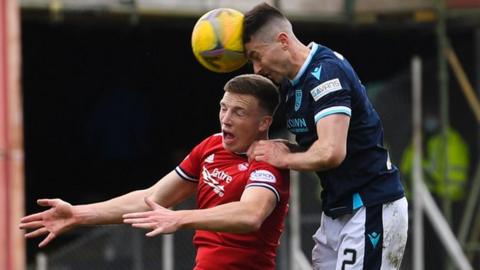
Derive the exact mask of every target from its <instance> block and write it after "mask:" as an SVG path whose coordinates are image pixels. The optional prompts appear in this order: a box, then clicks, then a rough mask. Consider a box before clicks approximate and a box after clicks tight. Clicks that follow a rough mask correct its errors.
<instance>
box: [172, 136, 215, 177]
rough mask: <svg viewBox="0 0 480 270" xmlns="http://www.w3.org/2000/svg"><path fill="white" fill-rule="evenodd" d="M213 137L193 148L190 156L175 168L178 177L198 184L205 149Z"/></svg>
mask: <svg viewBox="0 0 480 270" xmlns="http://www.w3.org/2000/svg"><path fill="white" fill-rule="evenodd" d="M214 136H215V135H213V136H210V137H208V138H206V139H205V140H203V141H202V142H201V143H200V144H198V145H197V146H195V147H194V148H193V149H192V151H191V152H190V154H188V156H187V157H186V158H185V159H184V160H183V161H182V162H181V163H180V165H178V166H177V167H176V168H175V171H176V172H177V174H178V175H179V176H180V177H182V178H183V179H184V180H187V181H191V182H198V179H199V177H200V173H201V172H200V169H201V164H202V161H203V160H204V153H205V151H206V149H208V145H209V143H210V141H211V139H212V137H214Z"/></svg>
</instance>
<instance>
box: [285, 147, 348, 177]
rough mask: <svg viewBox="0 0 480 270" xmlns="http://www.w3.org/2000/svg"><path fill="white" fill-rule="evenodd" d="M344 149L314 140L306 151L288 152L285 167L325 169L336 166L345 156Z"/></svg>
mask: <svg viewBox="0 0 480 270" xmlns="http://www.w3.org/2000/svg"><path fill="white" fill-rule="evenodd" d="M345 152H346V150H345V149H344V148H343V147H339V146H337V145H333V144H326V143H322V142H320V141H316V142H315V143H314V144H313V145H312V146H311V147H310V148H309V149H308V150H307V151H305V152H297V153H289V154H288V155H287V156H286V157H285V162H286V165H287V166H286V167H288V168H289V169H293V170H297V171H325V170H329V169H333V168H336V167H338V166H339V165H340V164H341V163H342V161H343V160H344V158H345Z"/></svg>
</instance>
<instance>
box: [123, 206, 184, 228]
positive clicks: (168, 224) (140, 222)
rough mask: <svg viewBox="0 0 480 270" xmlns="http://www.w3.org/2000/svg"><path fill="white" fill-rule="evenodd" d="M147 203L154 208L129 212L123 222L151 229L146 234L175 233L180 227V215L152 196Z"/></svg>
mask: <svg viewBox="0 0 480 270" xmlns="http://www.w3.org/2000/svg"><path fill="white" fill-rule="evenodd" d="M145 203H147V205H148V206H149V207H150V209H152V210H151V211H146V212H137V213H129V214H125V215H123V222H124V223H127V224H131V225H132V227H135V228H142V229H147V230H151V231H150V232H148V233H147V234H146V236H149V237H152V236H156V235H159V234H167V233H173V232H176V231H177V230H179V229H180V225H179V224H180V223H179V221H180V218H181V217H180V215H179V213H178V212H176V211H172V210H169V209H167V208H164V207H162V206H160V205H159V204H157V203H156V202H154V201H153V200H152V199H150V198H148V197H147V198H145Z"/></svg>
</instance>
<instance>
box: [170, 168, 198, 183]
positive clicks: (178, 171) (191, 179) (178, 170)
mask: <svg viewBox="0 0 480 270" xmlns="http://www.w3.org/2000/svg"><path fill="white" fill-rule="evenodd" d="M175 172H177V174H178V175H179V176H180V177H181V178H183V179H184V180H187V181H190V182H196V183H197V182H198V179H197V178H194V177H191V176H189V175H188V174H186V173H185V172H184V171H183V170H182V168H180V166H177V167H176V168H175Z"/></svg>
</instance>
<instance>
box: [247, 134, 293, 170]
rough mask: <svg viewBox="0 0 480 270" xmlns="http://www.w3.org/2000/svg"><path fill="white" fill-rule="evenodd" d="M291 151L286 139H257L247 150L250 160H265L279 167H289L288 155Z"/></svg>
mask: <svg viewBox="0 0 480 270" xmlns="http://www.w3.org/2000/svg"><path fill="white" fill-rule="evenodd" d="M290 153H291V152H290V149H289V147H288V146H287V144H286V143H285V141H284V140H280V141H278V140H277V141H275V140H269V141H266V140H260V141H256V142H254V143H253V144H252V145H251V146H250V148H249V149H248V152H247V154H248V158H249V160H256V161H265V162H268V163H270V164H271V165H273V166H275V167H277V168H288V164H287V162H286V156H287V155H288V154H290Z"/></svg>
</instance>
